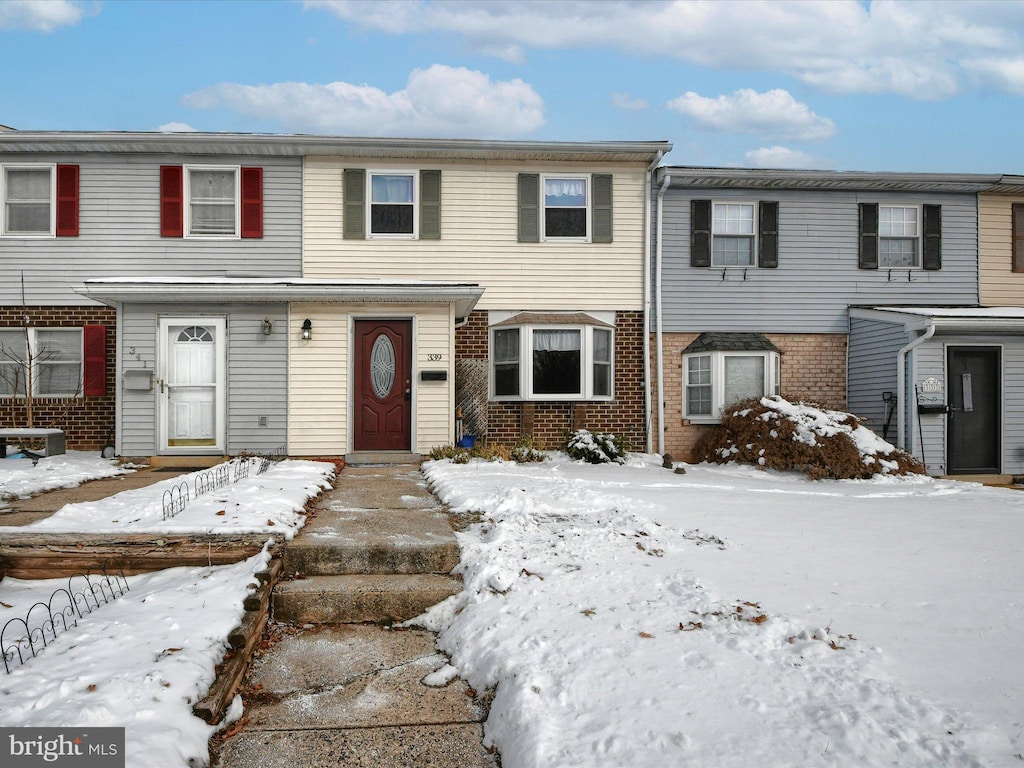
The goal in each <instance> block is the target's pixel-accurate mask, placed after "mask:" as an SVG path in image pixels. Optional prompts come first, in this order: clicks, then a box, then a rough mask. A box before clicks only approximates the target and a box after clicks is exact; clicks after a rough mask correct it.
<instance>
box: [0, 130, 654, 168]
mask: <svg viewBox="0 0 1024 768" xmlns="http://www.w3.org/2000/svg"><path fill="white" fill-rule="evenodd" d="M671 149H672V145H671V144H670V143H669V142H667V141H576V142H570V141H489V140H481V139H429V138H424V139H410V138H373V137H356V136H316V135H308V134H259V133H199V132H195V133H192V132H182V133H141V132H121V131H82V132H76V131H4V132H3V133H0V153H4V152H18V153H29V152H47V153H63V154H71V153H81V152H114V153H132V154H139V153H142V154H146V153H148V154H186V155H189V154H195V155H216V154H231V155H256V156H260V155H263V156H278V157H307V156H317V155H319V156H345V157H360V158H369V159H373V158H382V159H383V158H405V159H434V160H443V159H453V160H549V161H562V162H595V161H596V162H613V163H617V162H632V163H641V162H642V163H645V164H650V163H653V162H656V161H657V160H659V159H660V158H661V157H662V155H664V154H665V153H666V152H668V151H670V150H671Z"/></svg>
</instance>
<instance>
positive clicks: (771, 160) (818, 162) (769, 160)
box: [744, 146, 831, 168]
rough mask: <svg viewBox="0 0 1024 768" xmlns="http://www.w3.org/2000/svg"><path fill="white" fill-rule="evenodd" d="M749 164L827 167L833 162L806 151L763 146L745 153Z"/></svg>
mask: <svg viewBox="0 0 1024 768" xmlns="http://www.w3.org/2000/svg"><path fill="white" fill-rule="evenodd" d="M744 157H746V159H747V164H748V165H750V166H752V167H754V168H826V167H828V166H829V165H831V163H829V162H828V161H826V160H824V159H822V158H820V157H812V156H811V155H808V154H807V153H806V152H801V151H800V150H798V149H789V148H788V147H780V146H774V147H761V148H760V149H754V150H751V151H750V152H747V154H746V155H744Z"/></svg>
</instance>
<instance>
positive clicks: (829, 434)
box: [696, 395, 925, 480]
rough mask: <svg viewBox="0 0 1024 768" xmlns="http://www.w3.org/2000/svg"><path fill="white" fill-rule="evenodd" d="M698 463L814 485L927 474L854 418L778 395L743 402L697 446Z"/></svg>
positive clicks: (728, 410) (726, 412)
mask: <svg viewBox="0 0 1024 768" xmlns="http://www.w3.org/2000/svg"><path fill="white" fill-rule="evenodd" d="M696 452H697V457H698V459H699V460H703V461H710V462H715V463H718V464H724V463H726V462H743V463H749V464H754V465H755V466H758V467H762V468H764V469H779V470H792V469H795V470H799V471H801V472H803V473H804V474H805V475H807V477H809V478H811V479H812V480H821V479H823V478H832V479H865V478H869V477H871V476H873V475H876V474H886V475H906V474H924V472H925V469H924V466H923V465H922V464H921V462H919V461H918V460H917V459H915V458H914V457H913V456H911V455H910V454H908V453H906V452H905V451H902V450H900V449H899V448H896V447H895V446H893V445H892V444H890V443H887V442H885V441H884V440H882V439H881V438H880V437H878V436H877V435H876V434H875V433H874V432H872V431H871V430H869V429H868V428H867V427H864V426H862V425H861V423H860V420H859V419H858V418H857V417H856V416H854V415H852V414H849V413H844V412H842V411H831V410H828V409H826V408H823V407H821V406H819V405H815V404H813V403H803V402H800V403H791V402H789V401H788V400H785V399H783V398H782V397H779V396H777V395H776V396H773V397H763V398H751V399H749V400H741V401H740V402H738V403H735V404H733V405H731V406H728V407H726V408H725V410H724V411H723V413H722V422H721V424H720V425H718V426H716V427H714V428H713V429H710V430H708V431H707V432H705V433H704V434H703V435H702V436H701V438H700V440H699V441H698V442H697V447H696Z"/></svg>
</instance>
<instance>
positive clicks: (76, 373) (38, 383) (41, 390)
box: [0, 328, 82, 397]
mask: <svg viewBox="0 0 1024 768" xmlns="http://www.w3.org/2000/svg"><path fill="white" fill-rule="evenodd" d="M30 365H31V369H32V393H33V395H37V396H41V397H75V396H79V395H81V394H82V329H81V328H29V331H28V346H27V347H26V344H25V331H24V330H23V329H21V328H5V329H3V330H0V395H6V396H11V395H22V396H23V395H24V394H25V391H26V386H27V381H28V378H29V377H28V373H29V370H28V368H29V366H30Z"/></svg>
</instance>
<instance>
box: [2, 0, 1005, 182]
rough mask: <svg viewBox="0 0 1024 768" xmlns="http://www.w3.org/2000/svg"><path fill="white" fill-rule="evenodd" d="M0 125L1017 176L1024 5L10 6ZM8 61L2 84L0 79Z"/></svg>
mask: <svg viewBox="0 0 1024 768" xmlns="http://www.w3.org/2000/svg"><path fill="white" fill-rule="evenodd" d="M0 51H2V52H3V57H4V60H5V61H6V62H7V63H8V66H7V69H6V72H5V76H4V78H3V79H2V80H0V124H4V125H8V126H11V127H14V128H18V129H23V130H33V129H35V130H126V131H154V130H199V131H241V132H272V133H295V132H297V133H321V134H334V135H343V136H430V137H453V138H455V137H457V138H495V139H531V140H560V141H583V140H612V141H617V140H661V139H666V140H669V141H671V142H672V143H673V144H674V145H675V150H674V151H673V152H672V154H671V155H670V156H669V158H668V162H670V163H673V164H677V165H715V166H743V167H779V168H831V169H840V170H879V171H936V172H969V173H1024V138H1022V136H1021V130H1020V128H1021V125H1022V124H1024V2H980V1H979V2H970V3H964V2H961V3H943V2H925V1H924V0H922V1H920V2H909V3H908V2H872V3H859V2H847V1H846V0H831V1H830V2H820V3H819V2H813V1H812V0H806V1H805V2H799V3H786V2H744V1H742V0H736V1H734V2H616V1H615V0H596V1H595V0H561V1H560V2H529V1H528V0H526V1H522V2H505V1H504V0H484V1H478V0H460V1H456V2H449V1H447V0H423V1H421V2H417V1H416V0H399V1H398V2H387V1H385V0H381V1H378V2H356V1H345V0H322V1H315V2H278V1H277V0H264V1H263V2H247V1H245V0H235V1H234V2H198V1H193V2H161V0H148V1H145V2H142V1H139V0H105V1H104V2H91V1H87V2H75V1H74V0H2V1H0ZM12 62H18V63H19V66H18V67H17V70H18V72H19V74H18V76H15V75H14V70H13V69H12V68H11V64H12Z"/></svg>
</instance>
